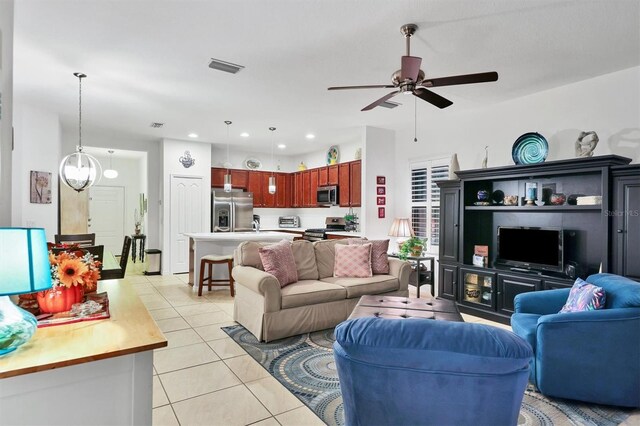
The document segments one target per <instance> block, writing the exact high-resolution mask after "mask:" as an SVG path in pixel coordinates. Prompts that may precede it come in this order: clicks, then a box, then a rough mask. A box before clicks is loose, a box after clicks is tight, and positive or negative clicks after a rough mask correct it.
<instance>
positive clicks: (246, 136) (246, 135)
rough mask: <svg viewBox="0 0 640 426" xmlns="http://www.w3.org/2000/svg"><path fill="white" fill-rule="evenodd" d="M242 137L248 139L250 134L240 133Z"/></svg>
mask: <svg viewBox="0 0 640 426" xmlns="http://www.w3.org/2000/svg"><path fill="white" fill-rule="evenodd" d="M240 137H243V138H248V137H249V133H247V132H242V133H240Z"/></svg>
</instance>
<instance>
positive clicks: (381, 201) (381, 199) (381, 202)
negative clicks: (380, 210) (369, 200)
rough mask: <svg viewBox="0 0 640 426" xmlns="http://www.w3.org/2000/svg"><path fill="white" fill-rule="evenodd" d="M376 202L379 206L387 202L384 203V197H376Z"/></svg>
mask: <svg viewBox="0 0 640 426" xmlns="http://www.w3.org/2000/svg"><path fill="white" fill-rule="evenodd" d="M377 204H378V205H379V206H384V205H385V204H387V203H386V198H384V197H378V199H377Z"/></svg>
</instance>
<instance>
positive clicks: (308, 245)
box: [291, 240, 318, 280]
mask: <svg viewBox="0 0 640 426" xmlns="http://www.w3.org/2000/svg"><path fill="white" fill-rule="evenodd" d="M291 251H293V258H294V259H295V261H296V270H297V272H298V280H317V279H318V266H317V264H316V253H315V250H314V249H313V243H312V242H311V241H307V240H298V241H294V242H293V243H291Z"/></svg>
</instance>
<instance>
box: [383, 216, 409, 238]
mask: <svg viewBox="0 0 640 426" xmlns="http://www.w3.org/2000/svg"><path fill="white" fill-rule="evenodd" d="M389 236H390V237H414V236H415V234H414V233H413V228H412V227H411V220H410V219H409V218H406V217H401V218H396V219H393V224H392V225H391V229H389Z"/></svg>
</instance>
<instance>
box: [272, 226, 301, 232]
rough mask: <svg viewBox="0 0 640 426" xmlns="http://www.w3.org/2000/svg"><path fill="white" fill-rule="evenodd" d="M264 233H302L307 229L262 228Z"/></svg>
mask: <svg viewBox="0 0 640 426" xmlns="http://www.w3.org/2000/svg"><path fill="white" fill-rule="evenodd" d="M263 230H264V231H275V232H304V231H306V230H307V228H272V227H269V228H263Z"/></svg>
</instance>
